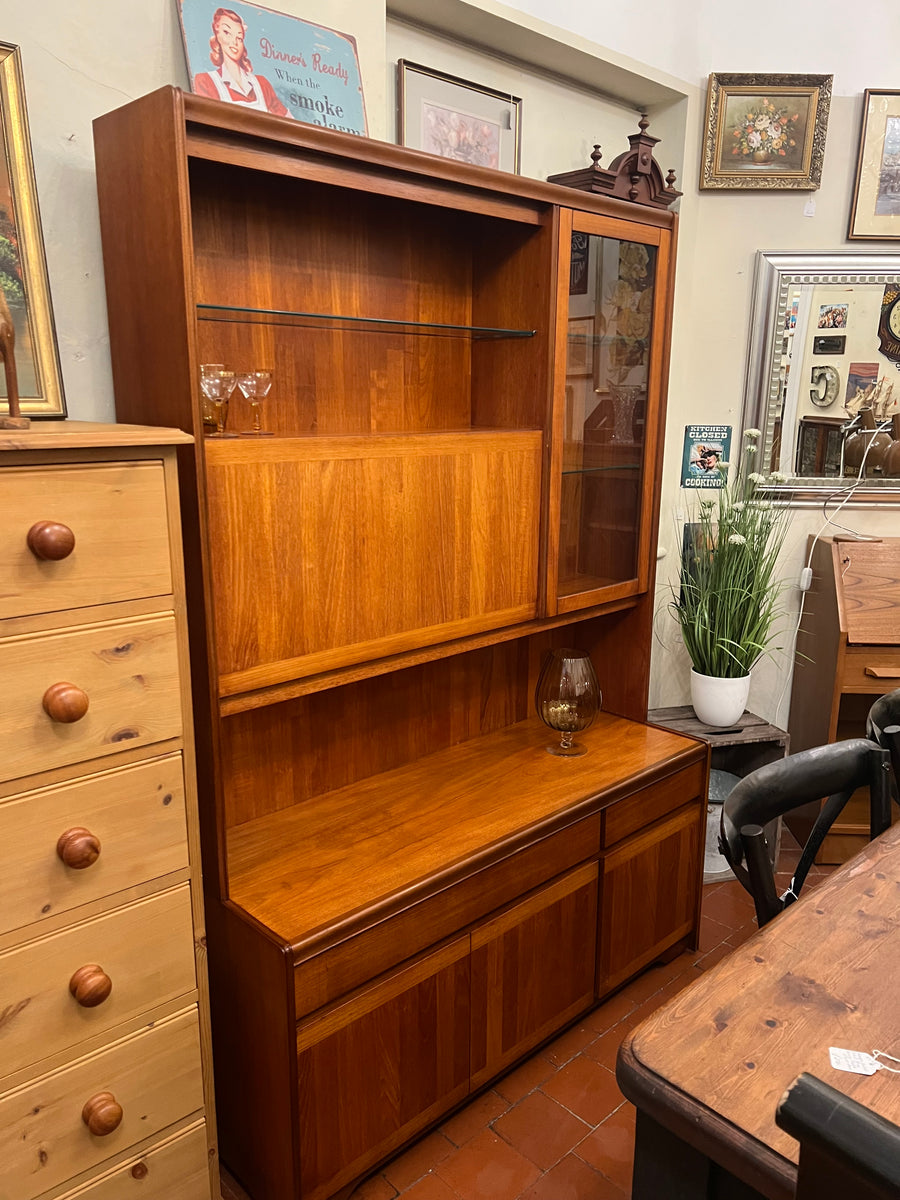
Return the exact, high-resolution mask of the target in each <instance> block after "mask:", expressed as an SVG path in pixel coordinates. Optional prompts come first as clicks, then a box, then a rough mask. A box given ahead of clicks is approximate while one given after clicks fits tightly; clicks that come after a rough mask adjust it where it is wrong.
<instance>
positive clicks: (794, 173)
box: [700, 74, 832, 191]
mask: <svg viewBox="0 0 900 1200" xmlns="http://www.w3.org/2000/svg"><path fill="white" fill-rule="evenodd" d="M831 81H832V76H831V75H723V74H712V75H710V77H709V89H708V91H707V97H706V126H705V130H704V146H703V159H702V163H701V168H700V187H701V188H729V189H732V190H734V189H741V188H756V189H760V190H769V191H774V190H776V189H782V188H796V189H797V190H800V191H814V190H815V189H816V188H817V187H818V186H819V184H820V182H821V179H822V160H823V158H824V156H825V134H826V131H827V126H828V110H829V108H830V105H831Z"/></svg>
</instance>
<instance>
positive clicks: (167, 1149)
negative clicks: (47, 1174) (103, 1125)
mask: <svg viewBox="0 0 900 1200" xmlns="http://www.w3.org/2000/svg"><path fill="white" fill-rule="evenodd" d="M132 1196H133V1197H134V1200H209V1167H208V1165H207V1161H206V1125H205V1124H204V1123H203V1122H201V1123H200V1124H199V1125H193V1126H191V1128H190V1129H187V1130H185V1132H184V1133H178V1134H176V1135H175V1137H172V1138H167V1139H166V1141H164V1142H161V1143H160V1144H159V1145H158V1146H154V1147H153V1149H152V1150H148V1151H147V1153H146V1154H142V1155H141V1156H140V1157H139V1158H132V1159H129V1161H128V1162H126V1163H122V1164H121V1165H120V1166H118V1167H114V1168H113V1169H112V1170H111V1171H108V1172H104V1174H103V1176H102V1178H100V1179H97V1180H95V1181H94V1182H92V1183H88V1184H85V1185H84V1186H83V1187H79V1188H78V1189H77V1190H76V1191H74V1192H66V1193H65V1195H64V1196H60V1197H59V1200H131V1197H132Z"/></svg>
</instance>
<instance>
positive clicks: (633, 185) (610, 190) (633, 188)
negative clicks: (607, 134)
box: [548, 113, 681, 208]
mask: <svg viewBox="0 0 900 1200" xmlns="http://www.w3.org/2000/svg"><path fill="white" fill-rule="evenodd" d="M649 127H650V122H649V120H648V119H647V114H646V113H641V119H640V120H639V121H638V132H637V133H632V134H631V135H630V136H629V138H628V144H629V145H630V147H631V149H630V150H626V151H625V152H624V153H623V154H619V155H618V156H617V157H616V158H614V159H613V161H612V162H611V163H610V165H609V166H608V167H601V165H600V157H601V155H600V143H599V142H595V143H594V152H593V154H592V155H591V165H590V166H589V167H582V168H581V169H580V170H577V171H565V172H563V173H562V174H561V175H550V176H549V177H548V178H549V182H550V183H560V184H562V185H563V186H564V187H572V188H578V189H579V191H582V192H594V193H598V192H599V193H604V192H605V193H606V194H607V195H610V196H618V197H620V199H622V200H630V201H631V202H632V203H633V204H646V205H649V206H650V207H651V208H668V207H669V205H670V204H672V203H673V202H674V201H675V200H677V199H678V197H679V196H680V195H681V192H679V191H677V190H676V188H675V186H674V183H675V172H674V171H671V170H670V171H669V174H668V176H667V177H666V179H665V180H664V179H663V173H662V171H661V170H660V169H659V167H658V166H657V164H656V160H655V158H654V157H653V147H654V146H655V145H656V143H657V142H658V141H659V138H655V137H651V136H650V134H649V133H648V132H647V130H648V129H649Z"/></svg>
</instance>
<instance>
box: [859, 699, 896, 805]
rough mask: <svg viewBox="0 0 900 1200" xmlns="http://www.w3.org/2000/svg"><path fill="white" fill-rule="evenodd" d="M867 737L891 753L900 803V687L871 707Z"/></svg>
mask: <svg viewBox="0 0 900 1200" xmlns="http://www.w3.org/2000/svg"><path fill="white" fill-rule="evenodd" d="M866 737H867V738H869V740H870V741H873V742H875V743H877V745H879V746H881V747H882V748H883V749H885V750H887V751H888V753H889V754H890V756H891V766H892V768H893V772H894V779H893V783H892V792H893V797H894V800H895V802H898V803H900V799H898V793H897V787H898V784H900V688H897V690H896V691H894V692H888V694H887V695H886V696H882V697H881V698H880V699H878V700H876V701H875V703H874V704H873V705H872V707H871V708H870V709H869V715H868V717H867V718H866Z"/></svg>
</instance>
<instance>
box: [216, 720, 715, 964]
mask: <svg viewBox="0 0 900 1200" xmlns="http://www.w3.org/2000/svg"><path fill="white" fill-rule="evenodd" d="M552 738H553V734H552V733H551V731H550V730H548V729H547V728H546V727H545V726H544V725H542V724H541V723H540V721H538V719H537V718H536V717H535V718H532V719H529V720H527V721H521V722H519V723H517V724H515V725H511V726H508V727H507V728H505V729H503V730H501V731H499V732H498V733H493V734H489V735H488V736H486V737H483V738H474V739H471V740H470V741H467V742H464V743H463V744H461V745H458V746H454V747H452V748H451V749H449V750H444V751H441V752H439V753H437V754H433V755H430V756H428V757H427V758H424V759H420V760H419V761H418V762H414V763H410V764H408V765H407V766H404V767H400V768H398V769H396V770H393V771H388V772H385V773H384V774H382V775H377V776H373V777H371V778H369V779H366V780H362V781H360V782H357V783H354V784H351V785H349V786H347V787H343V788H340V789H339V790H337V791H334V792H330V793H327V794H325V795H323V796H319V797H316V798H315V799H312V800H307V801H305V802H304V803H302V804H298V805H295V806H294V807H293V808H290V809H287V810H283V811H281V812H278V813H274V814H272V815H270V816H266V817H262V818H260V819H258V820H255V821H249V822H247V823H246V824H244V825H239V826H237V827H236V828H235V829H232V830H231V831H230V833H229V834H228V862H229V896H230V899H231V900H232V901H233V902H235V903H237V904H239V905H240V906H241V907H242V908H243V909H244V910H245V911H246V912H248V913H249V914H250V915H251V916H252V917H254V918H255V919H256V920H258V921H260V922H262V924H264V925H266V926H267V927H268V928H269V929H271V930H273V931H274V932H275V933H276V934H278V935H279V936H280V937H281V938H283V939H284V940H285V941H286V942H288V943H291V944H293V945H294V946H295V947H296V946H297V945H298V944H300V943H303V942H308V941H312V940H314V939H317V938H321V939H322V941H323V943H324V942H325V941H326V940H327V935H328V934H329V931H334V937H333V938H332V940H338V939H339V936H341V934H340V929H341V927H342V926H345V925H349V924H350V921H349V918H351V917H355V918H357V920H356V922H355V926H356V927H359V926H360V925H363V924H365V922H366V920H369V921H370V923H375V922H376V921H377V920H379V919H380V917H381V916H382V915H384V913H385V912H387V911H388V910H389V908H390V905H391V903H392V902H396V900H397V898H398V897H402V898H403V900H404V902H405V903H412V902H413V901H414V900H418V899H421V898H424V897H425V896H428V895H431V894H434V893H435V892H437V891H440V890H441V889H442V888H444V887H446V886H448V884H449V883H450V882H453V881H455V880H457V879H459V878H463V877H464V876H465V875H467V874H469V873H471V872H472V871H474V870H476V869H480V868H481V867H483V866H485V865H486V864H487V863H488V862H490V861H492V860H499V859H502V858H504V857H506V856H507V855H508V854H510V853H511V852H512V851H513V850H514V849H519V848H521V847H522V846H523V845H525V844H527V843H528V842H529V841H530V840H532V839H533V838H534V837H536V836H546V834H547V832H548V831H549V830H550V829H552V828H553V827H554V826H555V825H558V826H559V827H563V826H564V825H566V824H568V823H570V822H572V821H574V820H576V819H578V818H579V817H581V816H583V815H584V814H585V812H587V811H589V810H591V809H597V808H601V807H603V806H604V805H605V804H609V803H612V801H614V800H616V799H618V798H620V797H621V796H623V795H625V794H628V793H629V792H631V791H633V790H636V789H638V788H640V787H643V786H646V785H647V784H648V783H650V782H651V781H652V780H653V779H655V778H658V777H662V776H664V775H666V774H669V773H671V772H672V771H675V770H678V769H680V768H681V767H683V766H685V765H687V764H689V763H690V762H691V761H693V760H694V759H697V758H702V756H703V754H704V753H705V751H704V749H703V747H701V746H700V745H699V744H697V743H689V742H686V741H685V739H684V738H682V737H680V736H679V735H677V734H673V733H670V732H668V731H666V730H663V729H658V728H654V727H651V726H648V725H642V724H638V723H636V722H632V721H627V720H625V719H624V718H622V717H616V716H612V715H610V714H607V713H601V714H600V715H599V716H598V718H597V720H596V721H595V723H594V724H593V725H592V726H591V728H590V729H588V730H586V731H585V732H584V733H583V734H579V738H580V739H581V740H583V741H584V743H585V744H586V746H587V748H588V752H587V754H585V755H583V756H582V757H580V758H572V759H560V758H558V757H557V756H555V755H552V754H548V753H547V751H546V749H545V747H546V746H547V745H549V744H550V742H551V740H552ZM598 849H599V846H598Z"/></svg>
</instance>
